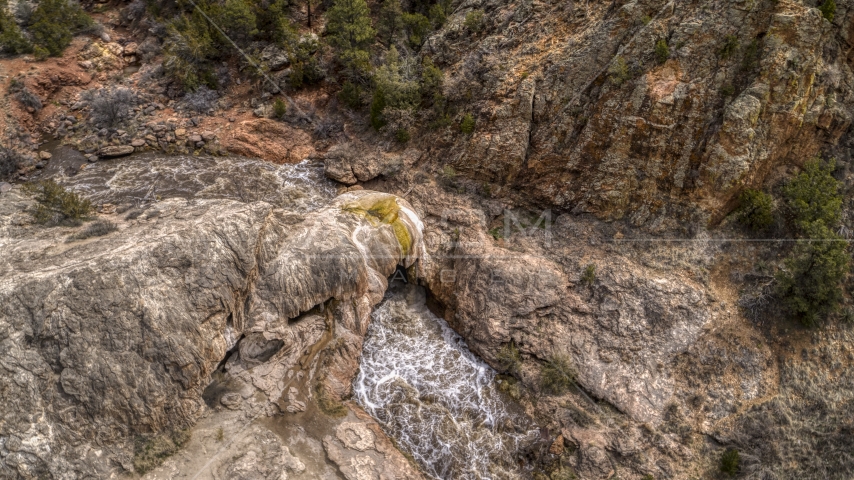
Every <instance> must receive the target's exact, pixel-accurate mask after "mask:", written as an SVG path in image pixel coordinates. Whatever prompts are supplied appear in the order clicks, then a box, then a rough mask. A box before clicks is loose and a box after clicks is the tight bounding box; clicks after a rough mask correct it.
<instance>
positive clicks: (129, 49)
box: [122, 42, 139, 56]
mask: <svg viewBox="0 0 854 480" xmlns="http://www.w3.org/2000/svg"><path fill="white" fill-rule="evenodd" d="M138 51H139V44H137V43H136V42H130V43H128V44H127V45H125V48H124V51H123V52H122V53H123V54H124V55H125V56H131V55H136V53H137V52H138Z"/></svg>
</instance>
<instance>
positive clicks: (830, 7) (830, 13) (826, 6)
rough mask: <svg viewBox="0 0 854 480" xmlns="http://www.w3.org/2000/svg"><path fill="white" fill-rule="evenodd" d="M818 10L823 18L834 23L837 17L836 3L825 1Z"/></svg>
mask: <svg viewBox="0 0 854 480" xmlns="http://www.w3.org/2000/svg"><path fill="white" fill-rule="evenodd" d="M818 9H819V10H820V11H821V16H822V17H824V18H826V19H827V21H828V22H832V21H833V17H834V16H836V2H835V1H834V0H824V3H822V4H821V6H820V7H818Z"/></svg>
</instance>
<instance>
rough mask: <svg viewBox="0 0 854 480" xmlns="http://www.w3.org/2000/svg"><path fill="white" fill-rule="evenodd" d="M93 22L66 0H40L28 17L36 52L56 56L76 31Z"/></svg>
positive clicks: (82, 29) (68, 43) (69, 41)
mask: <svg viewBox="0 0 854 480" xmlns="http://www.w3.org/2000/svg"><path fill="white" fill-rule="evenodd" d="M93 25H94V22H93V21H92V19H91V18H89V16H88V15H86V13H85V12H84V11H83V10H82V9H81V8H80V6H79V5H77V4H76V3H69V2H68V1H67V0H42V1H41V2H39V4H38V6H37V7H36V9H35V10H33V15H32V17H31V18H30V26H29V30H30V33H31V34H32V35H33V43H35V45H36V46H37V47H41V49H40V50H38V52H37V53H39V54H43V53H42V52H47V54H48V55H50V56H54V57H58V56H60V55H62V51H63V50H65V47H67V46H68V45H70V44H71V39H72V38H73V37H74V35H75V34H76V33H80V32H82V31H84V30H86V29H88V28H91V27H92V26H93Z"/></svg>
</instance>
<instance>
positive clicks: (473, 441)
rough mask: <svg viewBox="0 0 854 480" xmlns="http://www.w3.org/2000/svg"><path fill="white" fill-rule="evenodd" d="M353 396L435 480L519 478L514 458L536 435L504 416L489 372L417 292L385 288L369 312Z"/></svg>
mask: <svg viewBox="0 0 854 480" xmlns="http://www.w3.org/2000/svg"><path fill="white" fill-rule="evenodd" d="M354 391H355V397H356V400H357V402H358V403H359V404H360V405H361V406H362V408H364V409H365V411H367V412H368V413H369V414H371V416H373V417H374V418H375V419H377V421H378V422H379V423H380V425H382V427H383V429H384V430H385V431H386V432H387V433H388V434H389V435H390V436H391V437H392V438H394V439H395V440H396V441H397V443H398V445H399V446H400V447H401V448H402V449H403V450H404V451H406V452H408V453H409V454H411V455H412V456H413V457H414V458H415V460H416V461H417V462H418V463H419V464H420V465H421V467H422V468H423V470H424V472H425V473H427V474H429V475H430V476H432V477H434V478H439V479H477V480H485V479H510V478H519V477H520V475H521V472H520V471H519V467H518V464H517V461H516V458H517V457H518V453H519V451H520V450H521V449H522V448H524V446H525V445H528V444H530V443H531V442H533V441H534V439H535V437H536V436H537V433H536V430H533V427H532V426H531V424H530V423H528V421H527V419H526V418H524V417H523V416H521V415H517V414H512V413H510V411H509V409H508V407H507V405H506V404H505V403H504V401H503V399H502V397H501V395H500V394H499V392H498V391H497V389H496V387H495V371H494V370H492V368H490V367H489V366H488V365H487V364H485V363H484V362H482V361H481V360H480V359H478V358H477V357H475V356H474V355H473V354H472V353H471V352H470V351H469V350H468V348H467V347H466V345H465V342H464V341H463V339H462V338H460V337H459V336H458V335H457V334H456V333H455V332H454V331H453V330H451V328H450V327H448V325H447V323H445V321H444V320H442V319H441V318H438V317H437V316H435V315H433V314H432V313H431V312H430V311H429V310H428V309H427V307H426V304H425V301H424V292H423V290H422V289H420V288H417V287H409V288H406V289H391V290H390V293H389V294H388V295H387V296H386V299H385V300H384V301H383V303H382V304H380V305H379V306H378V307H377V309H376V310H375V311H374V313H373V318H372V322H371V326H370V327H369V329H368V334H367V337H366V339H365V344H364V349H363V352H362V360H361V370H360V373H359V375H358V376H357V377H356V379H355V381H354Z"/></svg>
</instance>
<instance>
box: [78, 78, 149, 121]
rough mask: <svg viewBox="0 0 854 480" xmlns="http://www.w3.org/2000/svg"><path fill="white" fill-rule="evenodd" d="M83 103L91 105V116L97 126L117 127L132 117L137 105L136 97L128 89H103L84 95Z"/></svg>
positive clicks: (90, 91)
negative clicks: (133, 109) (131, 113)
mask: <svg viewBox="0 0 854 480" xmlns="http://www.w3.org/2000/svg"><path fill="white" fill-rule="evenodd" d="M83 101H84V102H86V103H87V104H88V105H89V114H90V115H91V117H92V119H93V120H94V121H95V124H97V125H101V126H106V127H115V126H117V125H119V124H121V123H122V122H124V121H125V120H127V119H128V117H129V116H130V111H131V108H132V107H133V106H134V105H136V103H137V98H136V95H135V94H134V93H133V92H132V91H131V90H130V89H128V88H123V87H119V88H101V89H98V90H89V91H87V92H85V93H84V96H83Z"/></svg>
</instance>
